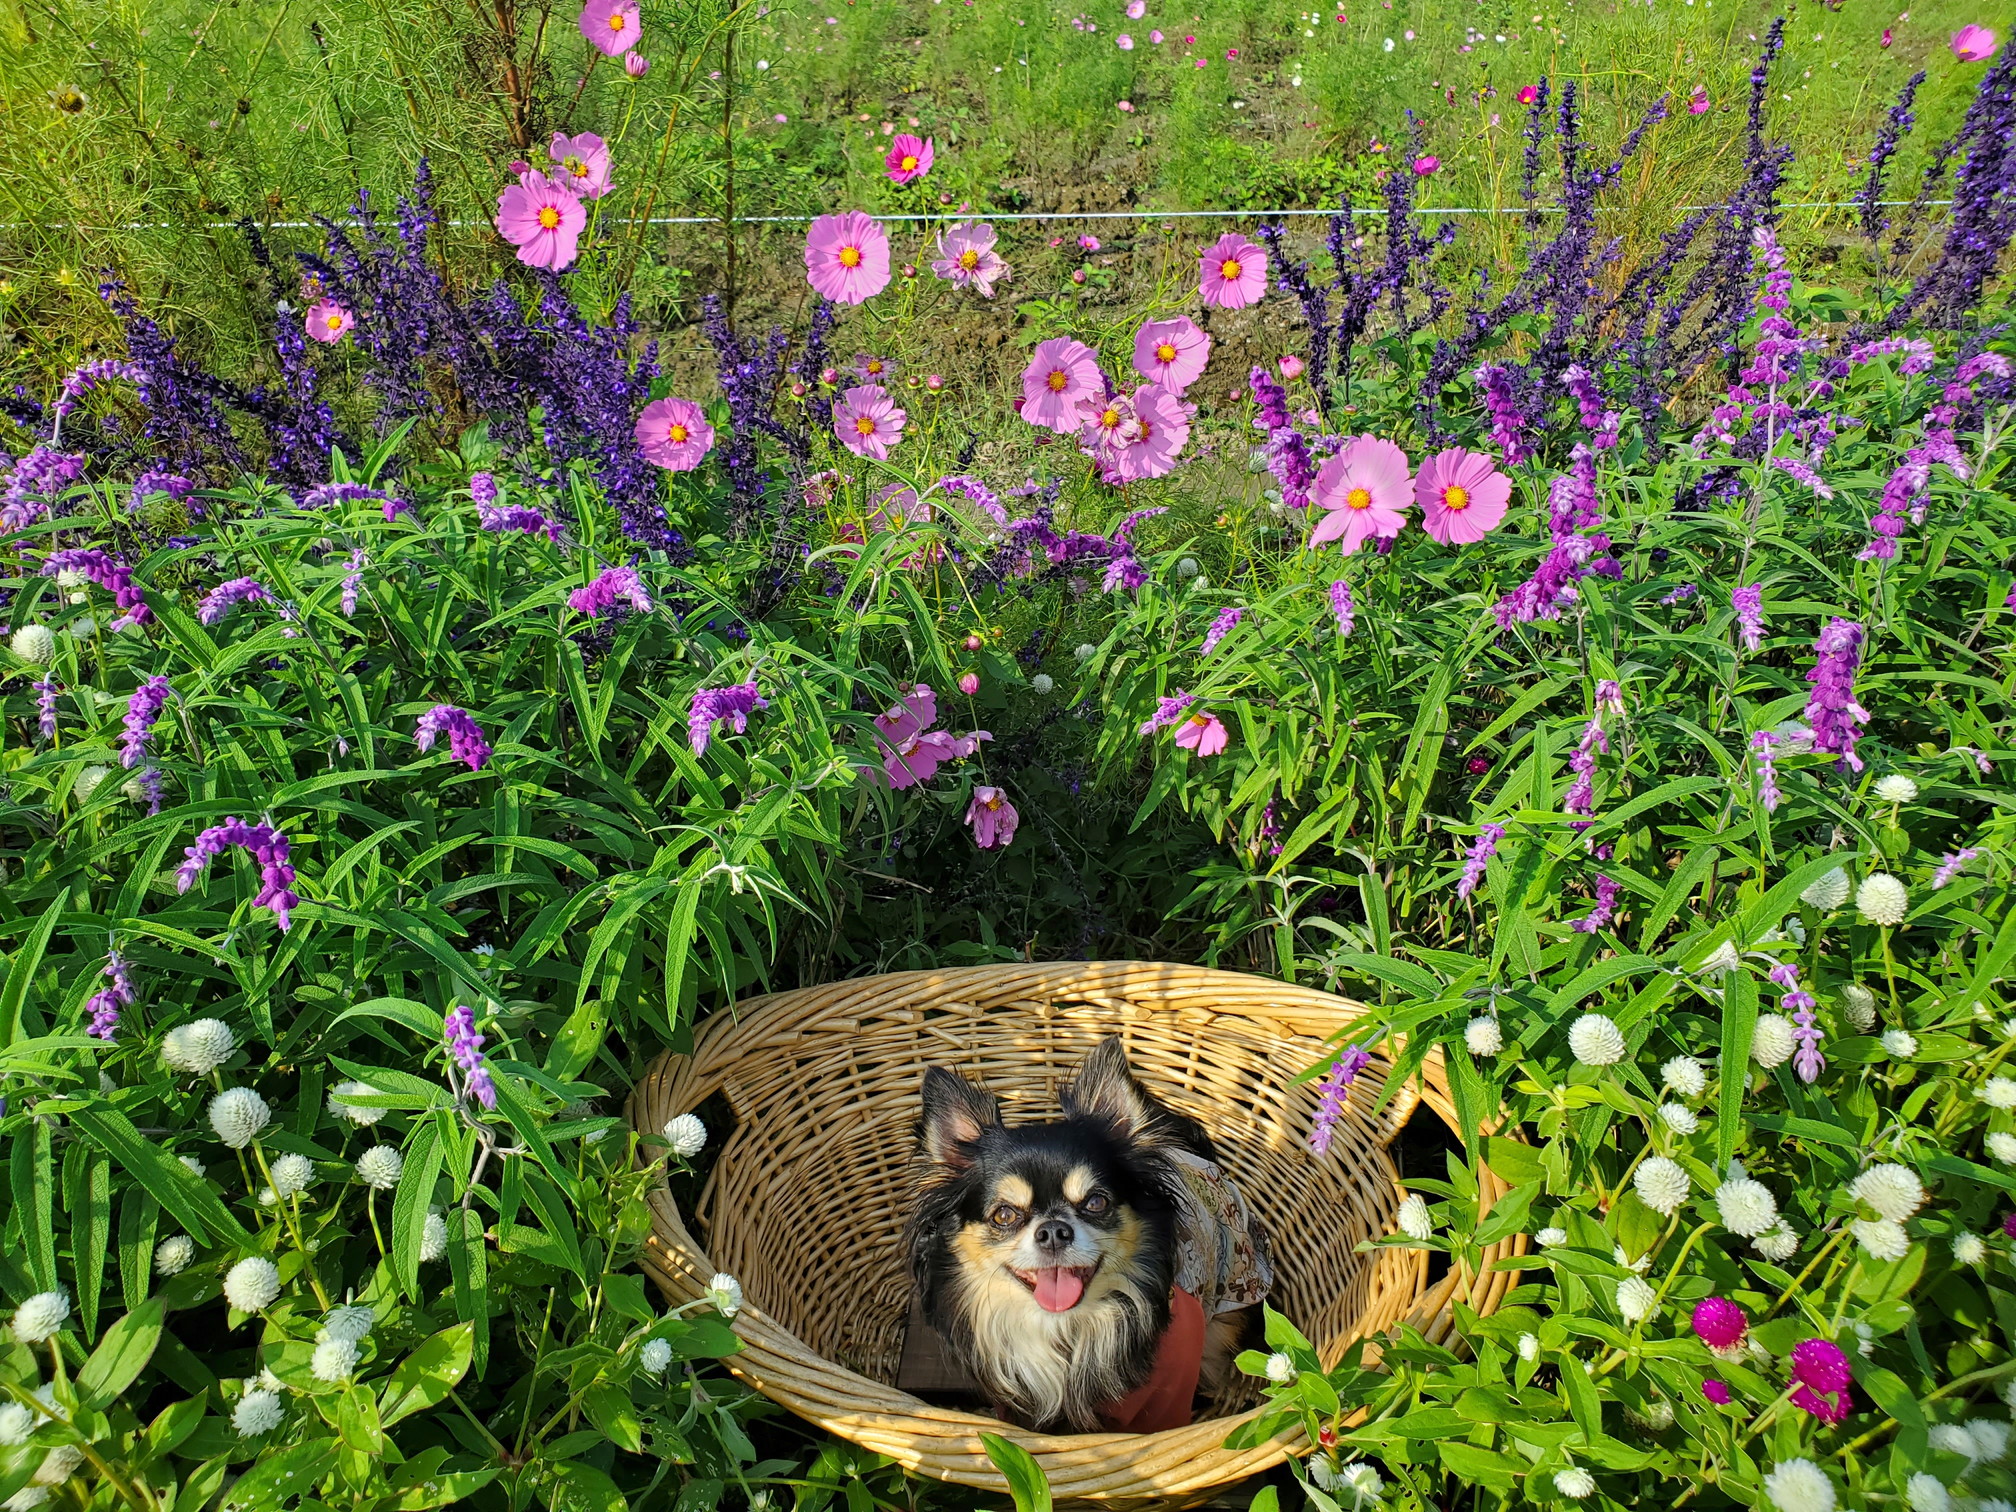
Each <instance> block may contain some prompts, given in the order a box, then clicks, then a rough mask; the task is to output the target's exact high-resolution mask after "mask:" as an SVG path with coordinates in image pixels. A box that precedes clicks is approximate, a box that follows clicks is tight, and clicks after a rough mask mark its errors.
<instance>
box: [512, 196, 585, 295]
mask: <svg viewBox="0 0 2016 1512" xmlns="http://www.w3.org/2000/svg"><path fill="white" fill-rule="evenodd" d="M587 224H588V212H587V211H586V210H584V209H583V208H582V207H581V201H580V200H579V199H577V198H576V197H575V196H574V195H573V193H572V192H570V191H569V190H567V189H565V188H562V187H561V186H560V185H559V184H556V183H554V182H553V181H552V180H550V179H543V178H540V177H539V176H538V175H537V174H532V173H528V174H526V175H525V178H524V181H523V182H521V183H516V184H513V185H511V186H510V187H509V188H507V189H506V190H505V191H504V192H503V193H502V194H501V195H499V196H498V197H497V232H498V234H499V235H500V236H502V237H503V238H504V240H506V241H508V242H509V243H511V245H512V246H514V247H516V248H517V249H518V261H520V262H522V263H524V264H525V265H526V266H527V267H532V268H549V269H551V270H552V271H553V272H555V273H558V272H559V271H560V270H561V269H563V268H567V267H570V266H572V264H573V262H574V259H575V257H576V256H577V255H578V254H579V252H580V250H581V231H582V228H583V227H585V226H586V225H587Z"/></svg>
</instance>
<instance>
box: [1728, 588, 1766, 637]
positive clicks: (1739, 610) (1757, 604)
mask: <svg viewBox="0 0 2016 1512" xmlns="http://www.w3.org/2000/svg"><path fill="white" fill-rule="evenodd" d="M1729 607H1730V608H1731V609H1734V610H1735V611H1736V633H1737V634H1738V635H1740V636H1741V637H1742V638H1743V649H1744V650H1745V651H1755V650H1757V649H1758V648H1759V647H1761V646H1762V645H1763V644H1764V588H1763V585H1762V584H1761V583H1751V584H1749V585H1748V586H1746V587H1743V588H1738V589H1736V590H1735V591H1734V592H1733V593H1731V594H1730V595H1729Z"/></svg>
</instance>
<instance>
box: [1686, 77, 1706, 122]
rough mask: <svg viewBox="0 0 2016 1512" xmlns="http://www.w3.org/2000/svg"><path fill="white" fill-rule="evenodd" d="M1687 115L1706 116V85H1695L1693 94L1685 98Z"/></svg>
mask: <svg viewBox="0 0 2016 1512" xmlns="http://www.w3.org/2000/svg"><path fill="white" fill-rule="evenodd" d="M1687 114H1689V115H1706V114H1708V86H1707V85H1706V84H1696V85H1695V86H1694V93H1692V94H1691V95H1689V96H1687Z"/></svg>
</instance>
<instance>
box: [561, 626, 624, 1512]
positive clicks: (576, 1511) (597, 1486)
mask: <svg viewBox="0 0 2016 1512" xmlns="http://www.w3.org/2000/svg"><path fill="white" fill-rule="evenodd" d="M577 654H578V653H577ZM629 1508H630V1503H629V1502H627V1501H625V1500H624V1499H623V1493H622V1492H621V1491H618V1490H617V1489H616V1482H614V1481H613V1480H611V1479H609V1477H608V1476H606V1475H604V1474H603V1473H602V1472H601V1471H600V1470H597V1469H596V1468H595V1467H594V1466H593V1465H589V1464H584V1463H583V1462H582V1461H580V1460H567V1461H565V1462H563V1463H561V1464H557V1465H555V1466H554V1467H553V1512H629Z"/></svg>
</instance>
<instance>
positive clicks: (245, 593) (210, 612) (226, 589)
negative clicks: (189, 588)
mask: <svg viewBox="0 0 2016 1512" xmlns="http://www.w3.org/2000/svg"><path fill="white" fill-rule="evenodd" d="M272 602H273V595H272V594H270V593H268V592H267V591H266V588H265V586H264V585H263V584H262V583H260V581H259V580H258V579H257V578H249V577H241V578H232V579H231V580H230V581H229V582H225V583H219V584H218V585H217V586H216V587H215V588H212V589H211V590H210V591H209V592H208V593H207V594H205V595H204V597H203V602H202V603H201V604H200V605H198V606H197V609H196V618H197V619H199V620H201V621H202V622H203V623H204V624H206V625H214V624H216V623H217V621H219V620H221V619H222V618H224V616H225V615H227V614H229V613H230V612H231V611H232V610H233V609H236V608H237V607H238V606H239V605H240V604H270V603H272Z"/></svg>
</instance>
